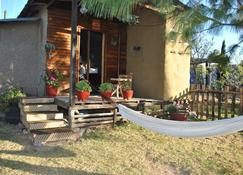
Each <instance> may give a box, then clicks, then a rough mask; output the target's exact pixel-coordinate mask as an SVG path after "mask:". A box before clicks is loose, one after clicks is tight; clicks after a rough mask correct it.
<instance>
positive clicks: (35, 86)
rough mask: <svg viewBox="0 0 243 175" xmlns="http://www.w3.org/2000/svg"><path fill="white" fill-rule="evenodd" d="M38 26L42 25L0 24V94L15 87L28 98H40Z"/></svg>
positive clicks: (42, 89) (39, 36) (40, 69)
mask: <svg viewBox="0 0 243 175" xmlns="http://www.w3.org/2000/svg"><path fill="white" fill-rule="evenodd" d="M40 26H41V21H36V22H9V23H0V62H1V64H0V91H1V90H2V89H4V88H5V87H7V86H9V85H17V86H19V87H21V88H23V90H24V92H26V93H28V94H30V95H43V93H44V88H43V87H41V86H42V83H41V81H42V80H40V75H41V73H42V65H43V64H44V63H43V59H42V56H41V54H42V53H41V39H40V38H41V37H42V36H41V27H40Z"/></svg>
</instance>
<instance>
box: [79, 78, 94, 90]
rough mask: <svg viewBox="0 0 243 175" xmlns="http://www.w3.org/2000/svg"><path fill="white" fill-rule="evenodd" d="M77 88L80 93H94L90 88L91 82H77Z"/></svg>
mask: <svg viewBox="0 0 243 175" xmlns="http://www.w3.org/2000/svg"><path fill="white" fill-rule="evenodd" d="M75 87H76V90H78V91H87V92H92V88H91V87H90V85H89V82H87V81H86V80H82V81H80V82H77V83H76V85H75Z"/></svg>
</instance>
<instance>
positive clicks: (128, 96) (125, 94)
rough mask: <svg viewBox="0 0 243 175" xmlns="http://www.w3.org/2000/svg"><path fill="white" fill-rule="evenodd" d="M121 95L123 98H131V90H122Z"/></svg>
mask: <svg viewBox="0 0 243 175" xmlns="http://www.w3.org/2000/svg"><path fill="white" fill-rule="evenodd" d="M122 95H123V98H124V99H127V100H131V99H132V97H133V90H126V91H122Z"/></svg>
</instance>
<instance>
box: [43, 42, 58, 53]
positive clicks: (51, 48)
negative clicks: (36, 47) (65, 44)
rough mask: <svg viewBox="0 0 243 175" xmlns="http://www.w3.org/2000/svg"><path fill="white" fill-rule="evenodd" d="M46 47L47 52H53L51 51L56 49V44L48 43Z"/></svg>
mask: <svg viewBox="0 0 243 175" xmlns="http://www.w3.org/2000/svg"><path fill="white" fill-rule="evenodd" d="M45 49H46V51H47V52H51V51H53V50H55V49H56V46H55V45H54V44H51V43H46V44H45Z"/></svg>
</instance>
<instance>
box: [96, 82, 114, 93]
mask: <svg viewBox="0 0 243 175" xmlns="http://www.w3.org/2000/svg"><path fill="white" fill-rule="evenodd" d="M99 90H100V91H101V92H107V91H109V92H110V91H112V90H113V84H111V83H102V84H101V85H100V87H99Z"/></svg>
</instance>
